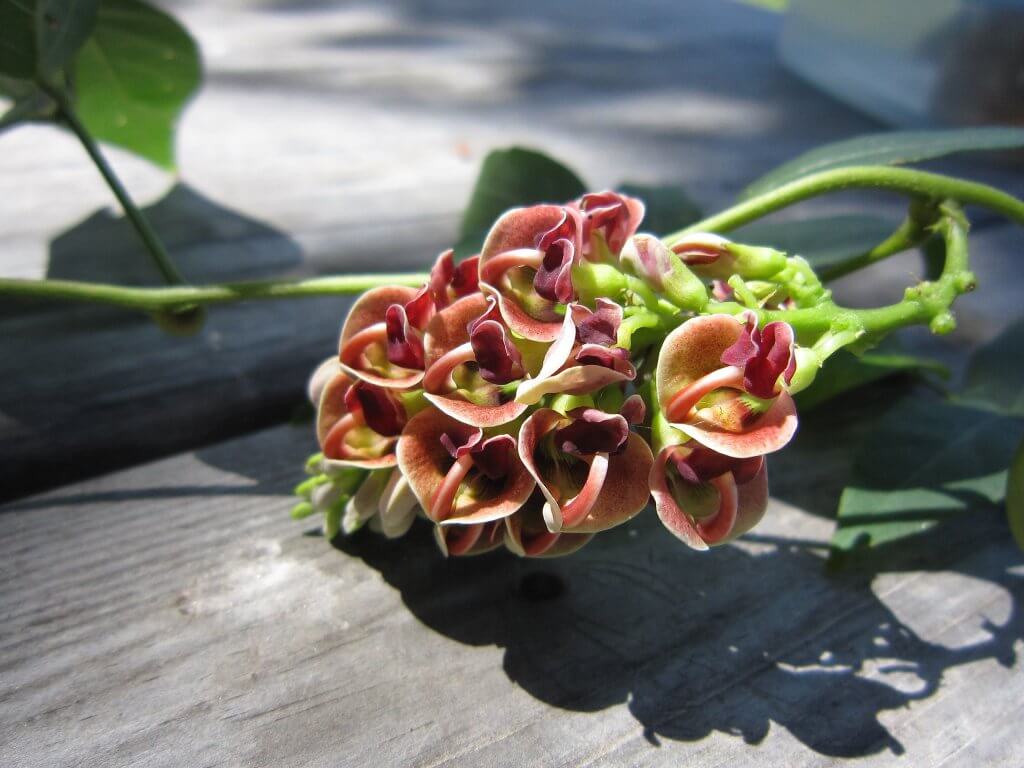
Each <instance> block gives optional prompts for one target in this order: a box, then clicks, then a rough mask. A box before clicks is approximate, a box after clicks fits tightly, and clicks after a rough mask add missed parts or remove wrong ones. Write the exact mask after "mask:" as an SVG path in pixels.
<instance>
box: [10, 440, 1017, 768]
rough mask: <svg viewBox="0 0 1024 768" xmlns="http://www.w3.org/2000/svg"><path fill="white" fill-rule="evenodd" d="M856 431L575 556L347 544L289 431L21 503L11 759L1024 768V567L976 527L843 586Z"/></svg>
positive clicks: (374, 540)
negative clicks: (694, 545)
mask: <svg viewBox="0 0 1024 768" xmlns="http://www.w3.org/2000/svg"><path fill="white" fill-rule="evenodd" d="M829 424H830V425H831V424H833V422H831V421H830V422H829ZM835 437H836V435H835V434H834V433H826V432H823V431H821V430H819V429H815V428H814V427H813V426H812V427H809V428H808V429H807V431H805V433H804V435H803V436H802V437H801V439H800V440H799V441H798V442H797V443H796V445H794V446H793V447H791V448H790V449H788V450H787V452H786V453H785V454H783V455H782V456H780V457H779V459H780V460H779V461H773V464H772V467H773V483H774V484H773V491H774V493H775V500H773V502H772V506H771V508H770V510H769V513H768V516H767V519H766V521H765V523H764V524H763V525H762V526H760V527H759V528H758V529H757V531H756V533H755V534H754V535H751V536H749V537H747V538H746V539H745V540H744V541H742V542H740V543H739V544H737V545H735V546H728V547H725V548H723V549H720V550H715V551H713V552H712V553H709V554H698V553H693V552H690V551H688V550H686V549H685V548H684V547H683V546H682V545H681V544H679V543H678V542H677V541H676V540H675V539H673V538H672V537H671V536H669V535H668V534H667V533H666V532H665V531H664V530H662V529H661V527H660V524H659V523H658V521H657V519H656V517H655V516H654V515H653V513H651V512H650V511H648V512H647V513H645V514H643V515H641V516H640V517H639V518H637V519H636V520H635V521H633V522H631V523H630V524H628V525H627V526H624V527H622V528H620V529H616V530H615V531H614V532H612V533H609V534H605V535H602V536H600V537H598V538H597V539H596V540H595V541H594V542H593V543H592V544H591V545H588V547H586V548H585V549H584V550H582V551H581V552H580V553H579V554H578V555H577V556H574V557H572V558H568V559H565V560H561V561H554V562H540V561H524V560H518V559H516V558H514V557H512V556H510V555H496V556H486V557H480V558H474V559H467V560H461V561H460V560H450V561H445V560H443V559H442V558H440V557H439V555H438V553H437V552H436V551H435V547H434V544H433V542H432V540H431V539H430V536H429V533H428V531H426V530H425V526H421V527H417V528H415V529H414V531H413V533H412V534H410V537H409V538H407V539H405V540H403V541H401V542H387V541H386V540H384V539H382V538H379V537H377V536H376V535H375V534H372V533H369V532H365V533H362V534H359V535H357V536H355V537H353V538H352V539H350V540H343V541H341V542H339V546H340V548H341V551H339V550H338V549H335V548H332V547H330V546H329V545H328V544H327V543H326V542H324V541H323V539H322V538H321V537H320V536H319V535H318V532H317V530H316V528H315V526H314V525H312V524H310V523H309V522H304V523H296V522H293V521H291V520H289V519H288V517H287V512H286V511H287V508H288V506H289V503H290V502H289V501H288V499H287V493H288V488H289V486H290V485H291V484H292V483H293V481H294V480H295V479H296V476H297V467H298V466H299V465H300V463H301V460H302V457H303V455H304V454H305V452H306V451H308V450H309V448H310V444H311V438H310V435H309V433H308V429H299V428H288V427H284V428H276V429H273V430H270V431H267V432H261V433H259V434H256V435H254V436H250V437H247V438H243V439H240V440H237V441H234V442H229V443H227V444H223V445H218V446H216V447H212V448H209V449H204V450H202V451H200V452H198V453H193V454H187V455H181V456H177V457H174V458H171V459H167V460H164V461H162V462H159V463H157V464H152V465H146V466H143V467H139V468H136V469H133V470H130V471H125V472H122V473H118V474H115V475H110V476H107V477H104V478H100V479H96V480H92V481H89V482H87V483H83V484H79V485H76V486H72V487H69V488H66V489H62V490H59V491H55V492H51V493H49V494H47V495H45V496H41V497H33V498H31V499H26V500H23V501H21V502H16V503H14V504H11V505H8V506H7V507H6V508H4V509H3V513H2V514H0V563H3V566H2V567H3V580H2V586H0V616H2V623H0V627H2V628H0V764H3V765H7V766H18V767H20V766H42V765H46V766H71V765H78V764H80V763H81V761H82V760H83V759H84V758H85V757H86V756H88V761H89V762H90V763H92V764H102V765H110V766H119V765H135V766H161V765H167V766H172V765H173V766H181V765H253V766H262V765H274V764H287V765H324V766H328V765H331V766H338V765H345V766H347V765H352V766H358V765H366V764H368V763H371V762H372V763H373V764H375V765H422V766H433V765H467V766H470V765H472V766H502V765H509V764H517V765H640V764H642V765H666V766H667V765H679V764H681V763H685V764H687V765H698V766H703V765H708V766H710V765H719V764H722V763H723V762H724V763H728V764H741V765H745V764H753V763H754V762H755V761H756V762H757V763H758V764H785V765H826V764H832V761H833V760H838V759H840V758H854V757H857V758H863V761H862V762H863V764H867V765H888V764H891V763H892V762H893V760H894V759H895V758H896V757H897V756H900V755H905V756H906V757H907V758H909V759H910V760H911V761H912V763H913V764H914V765H919V766H938V765H955V764H971V765H978V764H985V765H1013V764H1017V763H1018V762H1019V761H1020V760H1021V759H1022V758H1024V750H1022V745H1021V744H1020V742H1019V740H1018V739H1015V734H1014V732H1013V728H1012V723H1015V722H1016V721H1017V720H1018V719H1019V717H1020V715H1021V701H1022V697H1021V685H1022V681H1024V676H1022V675H1021V662H1020V660H1019V657H1018V654H1019V651H1020V644H1021V641H1022V638H1024V621H1022V619H1021V613H1020V600H1021V598H1022V597H1024V582H1022V581H1021V571H1020V565H1019V563H1020V555H1019V553H1018V552H1015V551H1014V550H1013V547H1012V544H1011V543H1010V541H1009V537H1008V535H1007V533H1006V531H1005V528H1004V527H1003V526H1002V524H1001V522H999V521H996V520H993V519H990V518H988V517H986V516H985V515H982V514H980V513H979V514H978V515H976V516H975V518H974V519H973V520H972V522H971V526H970V527H969V528H968V527H966V526H965V527H963V528H962V529H961V530H954V531H952V532H951V531H949V530H948V529H947V530H945V531H944V532H943V534H942V535H941V536H935V537H932V538H931V540H929V541H926V542H923V543H922V545H921V548H920V549H918V550H914V549H913V548H911V550H910V551H908V553H907V556H906V557H905V558H904V560H903V561H901V562H897V563H895V564H894V565H893V566H892V568H891V570H890V571H889V572H885V573H879V574H875V573H873V572H871V571H864V572H855V573H852V574H845V575H840V576H828V575H826V573H825V572H824V569H823V567H822V552H823V545H824V543H825V542H826V541H827V538H828V535H829V532H830V529H831V522H830V521H829V520H828V519H827V518H826V517H825V516H824V515H825V514H827V513H829V512H830V505H831V504H834V496H830V494H834V493H835V492H836V491H837V490H838V484H839V483H841V482H842V466H841V464H840V461H841V459H840V457H841V455H842V453H841V449H840V448H837V447H835V446H836V439H835ZM847 438H849V435H847ZM829 446H832V448H831V449H830V448H829ZM807 466H813V467H814V471H813V473H808V474H804V475H801V474H800V473H799V472H798V471H796V470H797V469H798V468H799V467H807ZM925 552H927V559H924V560H923V559H922V554H923V553H925ZM922 562H924V563H926V565H924V566H922V565H921V563H922ZM753 745H756V748H753ZM944 761H946V762H944Z"/></svg>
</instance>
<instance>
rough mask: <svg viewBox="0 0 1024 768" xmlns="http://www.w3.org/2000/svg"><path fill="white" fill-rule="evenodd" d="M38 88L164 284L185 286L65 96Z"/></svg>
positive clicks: (150, 227) (61, 92)
mask: <svg viewBox="0 0 1024 768" xmlns="http://www.w3.org/2000/svg"><path fill="white" fill-rule="evenodd" d="M40 87H41V88H42V89H43V90H44V91H45V92H46V94H47V95H48V96H49V97H50V98H52V99H53V100H54V102H55V103H56V104H57V114H58V115H59V117H60V119H61V121H63V122H64V123H65V124H66V125H67V126H68V128H70V129H71V132H72V133H74V134H75V136H77V137H78V140H79V141H80V142H81V144H82V146H83V147H84V148H85V151H86V152H87V153H88V154H89V158H90V159H91V160H92V162H93V164H94V165H95V166H96V168H97V169H98V170H99V172H100V175H101V176H103V180H104V181H105V182H107V186H108V187H110V191H111V192H113V193H114V197H116V198H117V201H118V202H119V203H120V204H121V208H122V209H123V210H124V213H125V216H126V217H127V218H128V221H130V222H131V224H132V226H133V227H134V228H135V231H136V233H138V235H139V239H140V240H142V244H143V245H144V246H145V247H146V250H147V251H149V255H150V256H151V257H152V259H153V263H154V264H155V265H156V268H157V269H158V270H159V271H160V274H161V276H162V277H163V278H164V281H165V282H166V283H168V284H169V285H181V284H184V283H185V282H186V280H185V277H184V276H183V275H182V274H181V272H179V271H178V268H177V266H175V264H174V260H173V259H171V255H170V254H169V253H168V252H167V249H166V248H165V247H164V244H163V243H162V242H161V241H160V238H159V237H158V236H157V234H156V232H155V231H154V230H153V227H152V226H150V224H149V220H148V219H146V217H145V216H144V215H143V213H142V211H141V210H139V208H138V206H137V205H135V201H134V200H132V198H131V195H129V194H128V190H127V189H125V187H124V185H123V184H122V183H121V180H120V179H119V178H118V177H117V174H115V173H114V169H113V168H111V167H110V164H109V163H108V162H107V159H106V158H105V157H104V156H103V153H102V152H100V148H99V145H97V144H96V142H95V140H94V139H93V138H92V135H91V134H90V133H89V131H88V129H86V127H85V126H84V125H82V122H81V121H80V120H79V119H78V115H76V114H75V110H74V109H73V108H72V106H71V104H70V102H69V101H68V99H67V96H66V95H65V94H64V93H63V91H61V90H60V89H58V88H55V87H53V86H50V85H46V84H43V83H41V84H40Z"/></svg>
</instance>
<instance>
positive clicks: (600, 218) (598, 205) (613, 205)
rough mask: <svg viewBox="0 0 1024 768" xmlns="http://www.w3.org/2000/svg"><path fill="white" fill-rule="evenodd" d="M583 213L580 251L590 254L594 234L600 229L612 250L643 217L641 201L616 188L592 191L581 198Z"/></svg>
mask: <svg viewBox="0 0 1024 768" xmlns="http://www.w3.org/2000/svg"><path fill="white" fill-rule="evenodd" d="M579 207H580V210H582V211H583V212H584V214H585V216H584V220H583V221H584V237H583V254H584V255H585V256H589V255H590V252H591V249H592V247H593V246H592V243H591V238H592V237H593V235H594V234H596V233H600V234H601V236H602V237H603V238H604V241H605V243H606V244H607V246H608V250H610V251H611V252H612V253H613V254H617V253H618V252H619V251H621V250H622V246H623V245H625V243H626V241H627V240H628V239H629V238H630V237H632V236H633V234H634V233H635V232H636V231H637V229H638V228H639V227H640V222H641V221H642V220H643V218H644V204H643V203H642V202H640V201H639V200H637V199H636V198H633V197H628V196H626V195H620V194H618V193H616V192H591V193H589V194H586V195H584V196H583V197H581V198H580V201H579Z"/></svg>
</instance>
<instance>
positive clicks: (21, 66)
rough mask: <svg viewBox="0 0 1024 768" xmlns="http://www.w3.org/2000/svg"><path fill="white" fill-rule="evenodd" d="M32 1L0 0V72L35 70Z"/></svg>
mask: <svg viewBox="0 0 1024 768" xmlns="http://www.w3.org/2000/svg"><path fill="white" fill-rule="evenodd" d="M35 6H36V2H35V0H0V74H3V75H7V76H8V77H19V78H23V79H29V78H31V77H33V76H34V75H35V73H36V35H35V28H36V26H35Z"/></svg>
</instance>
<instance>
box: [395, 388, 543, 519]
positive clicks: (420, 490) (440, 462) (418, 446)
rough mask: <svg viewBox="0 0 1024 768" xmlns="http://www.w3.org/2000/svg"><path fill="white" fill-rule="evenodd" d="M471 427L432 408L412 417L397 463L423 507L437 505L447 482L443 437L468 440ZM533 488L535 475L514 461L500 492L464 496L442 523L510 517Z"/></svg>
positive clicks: (448, 460) (448, 462)
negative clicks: (482, 496)
mask: <svg viewBox="0 0 1024 768" xmlns="http://www.w3.org/2000/svg"><path fill="white" fill-rule="evenodd" d="M472 431H473V430H472V429H471V428H470V427H467V426H466V425H464V424H460V423H459V422H457V421H455V420H453V419H451V418H449V417H448V416H446V415H444V414H442V413H439V412H438V411H435V410H433V409H429V408H428V409H427V410H425V411H420V412H419V413H418V414H416V416H414V417H413V418H412V419H410V420H409V423H408V424H407V425H406V428H405V431H404V433H403V434H402V437H401V438H399V440H398V448H397V455H398V465H399V467H400V468H401V470H402V473H403V474H404V475H405V477H406V479H407V480H408V482H409V485H410V487H411V488H412V490H413V493H415V494H416V498H417V499H418V500H419V503H420V506H421V507H423V509H424V510H428V511H429V510H430V509H431V508H432V507H433V506H434V502H435V498H436V495H437V494H438V492H439V491H440V490H441V489H442V487H443V486H444V484H445V478H446V477H447V476H448V474H449V470H450V468H451V466H452V459H451V456H450V455H449V453H448V451H447V450H446V448H445V446H444V444H443V443H442V441H441V437H442V436H443V435H446V434H447V435H453V434H454V435H456V436H457V441H463V442H465V441H466V440H468V438H469V436H470V435H471V434H472ZM465 458H467V459H468V458H469V456H468V455H467V456H466V457H465ZM533 488H534V481H533V478H532V477H531V476H530V474H529V473H528V472H527V471H526V468H525V467H524V466H523V465H522V463H521V462H519V461H512V462H510V463H509V471H508V475H507V476H506V477H505V479H504V482H503V484H502V486H501V493H500V494H499V495H494V496H488V497H484V498H478V499H471V498H468V497H466V496H461V497H459V498H457V499H456V500H455V506H454V508H452V509H450V512H449V514H448V515H447V516H446V517H444V518H443V519H442V520H441V523H442V524H443V525H450V524H456V525H465V524H470V523H484V522H489V521H492V520H499V519H501V518H504V517H508V516H509V515H511V514H512V513H513V512H515V511H516V510H517V509H519V507H521V506H522V505H523V504H524V503H525V502H526V500H527V499H528V498H529V497H530V494H531V493H533Z"/></svg>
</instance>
